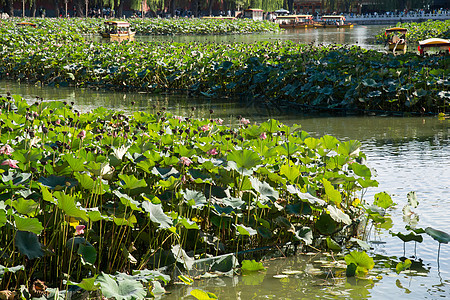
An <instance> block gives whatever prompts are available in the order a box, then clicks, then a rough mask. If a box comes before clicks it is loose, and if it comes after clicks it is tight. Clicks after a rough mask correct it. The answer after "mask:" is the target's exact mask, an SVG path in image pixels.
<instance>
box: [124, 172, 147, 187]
mask: <svg viewBox="0 0 450 300" xmlns="http://www.w3.org/2000/svg"><path fill="white" fill-rule="evenodd" d="M118 177H119V178H120V180H121V181H120V183H119V185H120V186H121V187H122V188H123V189H125V190H132V189H137V188H141V187H146V186H147V183H146V182H145V180H144V179H140V180H139V179H137V178H136V177H135V176H134V175H133V174H132V175H126V174H120V175H119V176H118Z"/></svg>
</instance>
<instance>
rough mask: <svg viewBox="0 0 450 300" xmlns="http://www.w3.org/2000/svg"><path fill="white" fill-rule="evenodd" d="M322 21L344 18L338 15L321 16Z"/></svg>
mask: <svg viewBox="0 0 450 300" xmlns="http://www.w3.org/2000/svg"><path fill="white" fill-rule="evenodd" d="M322 19H345V17H344V16H339V15H330V16H322Z"/></svg>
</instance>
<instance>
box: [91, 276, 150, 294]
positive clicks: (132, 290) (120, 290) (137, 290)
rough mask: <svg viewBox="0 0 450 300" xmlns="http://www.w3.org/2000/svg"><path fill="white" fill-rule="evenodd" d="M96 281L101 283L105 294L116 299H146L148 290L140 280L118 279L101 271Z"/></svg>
mask: <svg viewBox="0 0 450 300" xmlns="http://www.w3.org/2000/svg"><path fill="white" fill-rule="evenodd" d="M95 282H96V283H99V284H100V287H101V291H102V294H103V296H105V297H106V298H115V299H116V300H134V299H144V297H145V296H146V292H145V290H144V287H143V286H142V284H141V283H140V282H139V281H136V280H129V279H123V280H120V281H116V280H115V279H114V277H113V276H111V275H109V274H105V273H103V272H102V273H101V275H100V276H98V278H97V280H96V281H95Z"/></svg>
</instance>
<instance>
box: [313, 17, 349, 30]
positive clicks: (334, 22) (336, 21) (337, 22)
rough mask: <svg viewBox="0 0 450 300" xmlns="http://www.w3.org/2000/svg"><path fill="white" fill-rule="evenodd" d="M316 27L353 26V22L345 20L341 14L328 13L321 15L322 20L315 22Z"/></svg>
mask: <svg viewBox="0 0 450 300" xmlns="http://www.w3.org/2000/svg"><path fill="white" fill-rule="evenodd" d="M314 27H316V28H353V24H352V23H348V22H346V21H345V17H344V16H341V15H326V16H322V17H321V21H320V22H317V23H315V24H314Z"/></svg>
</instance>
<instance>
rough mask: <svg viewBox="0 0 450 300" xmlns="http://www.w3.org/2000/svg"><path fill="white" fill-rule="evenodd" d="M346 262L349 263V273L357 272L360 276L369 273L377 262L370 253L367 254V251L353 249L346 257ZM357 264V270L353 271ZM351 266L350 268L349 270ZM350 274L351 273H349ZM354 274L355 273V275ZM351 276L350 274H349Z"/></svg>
mask: <svg viewBox="0 0 450 300" xmlns="http://www.w3.org/2000/svg"><path fill="white" fill-rule="evenodd" d="M344 259H345V262H346V263H347V273H348V274H350V275H351V274H356V275H358V276H362V275H365V274H367V272H368V271H369V270H371V269H372V268H373V267H374V266H375V263H374V261H373V258H371V257H370V256H369V255H367V253H366V252H358V251H352V252H350V253H349V254H347V255H346V256H345V257H344ZM351 265H355V266H356V270H355V272H352V270H353V269H354V266H351ZM349 268H350V270H349ZM347 276H349V275H347ZM353 276H354V275H353ZM349 277H350V276H349Z"/></svg>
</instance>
